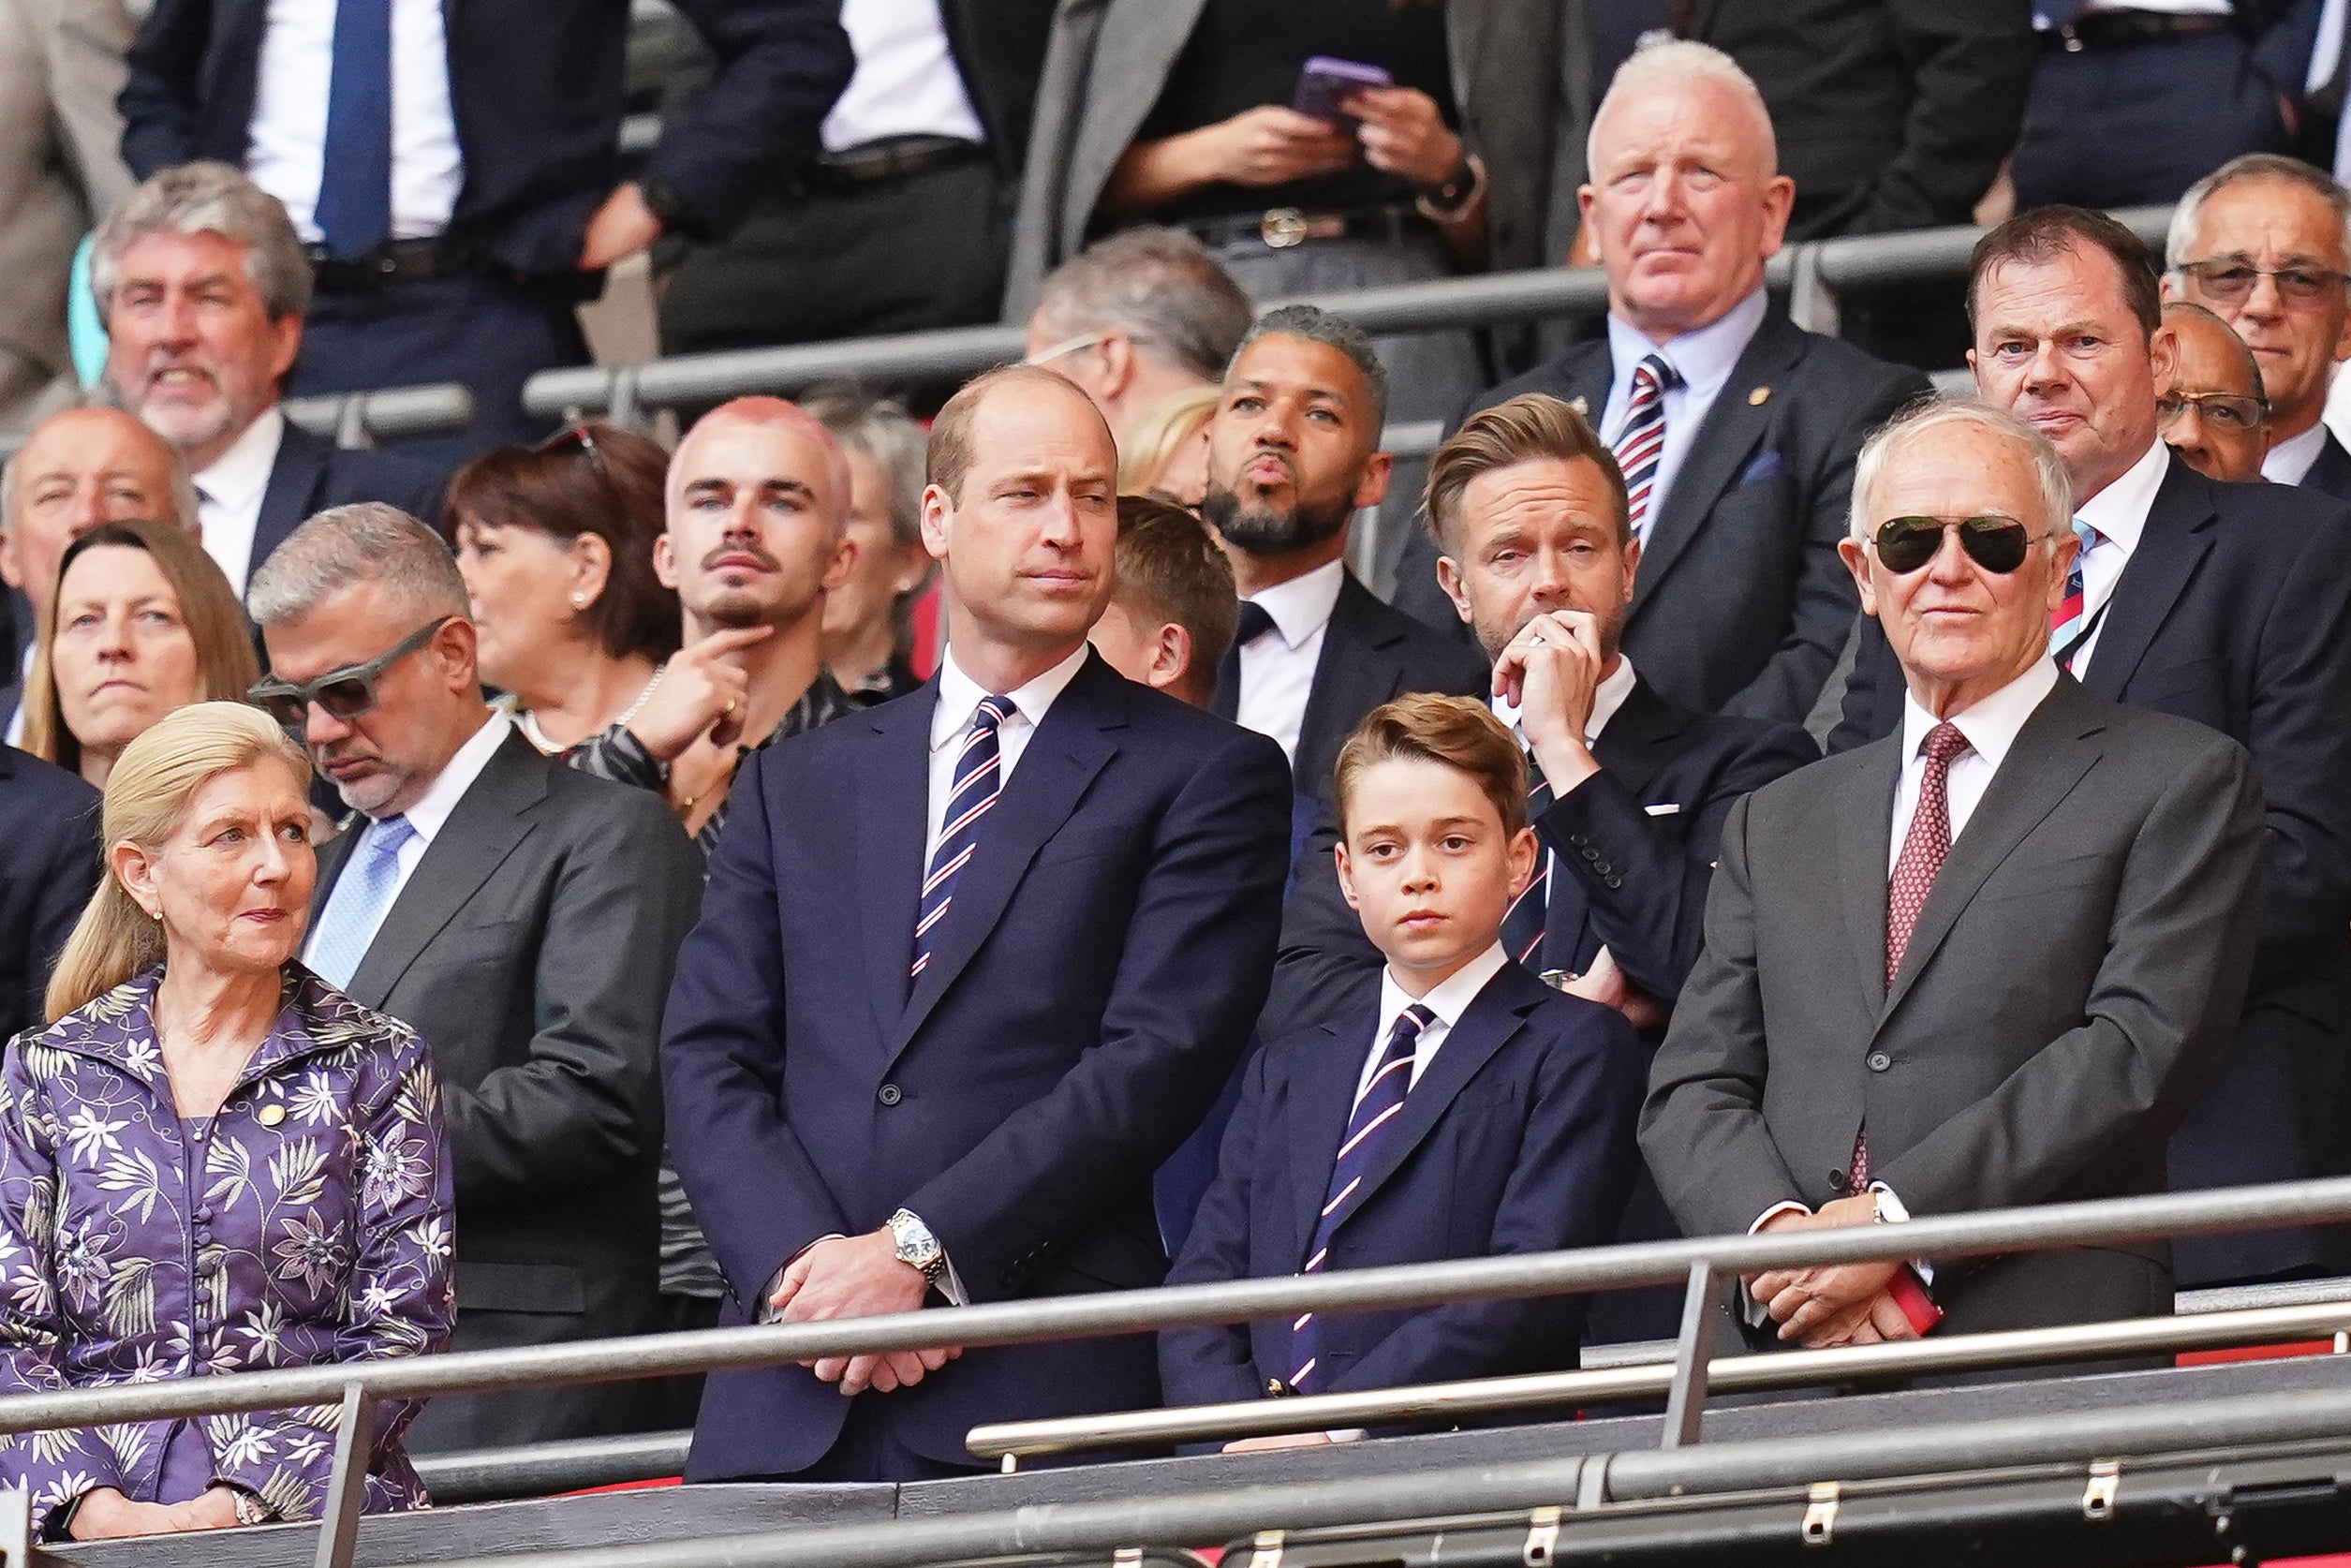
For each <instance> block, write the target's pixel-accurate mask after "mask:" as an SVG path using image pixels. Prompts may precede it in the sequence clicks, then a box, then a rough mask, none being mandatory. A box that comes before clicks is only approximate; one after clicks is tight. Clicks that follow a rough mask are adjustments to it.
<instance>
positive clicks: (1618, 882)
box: [1605, 877, 1624, 893]
mask: <svg viewBox="0 0 2351 1568" xmlns="http://www.w3.org/2000/svg"><path fill="white" fill-rule="evenodd" d="M1605 885H1606V887H1607V889H1608V891H1609V892H1610V893H1614V892H1616V891H1617V890H1618V889H1619V888H1620V887H1622V886H1624V879H1623V878H1622V877H1611V878H1609V879H1608V880H1607V882H1606V884H1605Z"/></svg>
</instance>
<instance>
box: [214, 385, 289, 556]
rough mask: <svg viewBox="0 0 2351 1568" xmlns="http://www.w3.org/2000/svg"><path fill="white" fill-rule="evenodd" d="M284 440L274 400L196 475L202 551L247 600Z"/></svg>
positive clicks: (281, 419)
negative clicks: (257, 538) (257, 536)
mask: <svg viewBox="0 0 2351 1568" xmlns="http://www.w3.org/2000/svg"><path fill="white" fill-rule="evenodd" d="M285 438H286V416H285V415H284V414H282V413H280V412H279V411H278V408H277V406H276V405H275V404H272V405H270V407H267V408H264V409H262V410H261V417H260V418H259V419H257V420H255V421H254V422H252V423H251V424H248V425H246V426H245V427H244V435H242V436H238V437H237V439H236V442H235V444H233V445H232V446H230V447H229V450H228V451H224V452H222V453H221V454H220V455H219V456H218V457H216V458H214V460H213V466H211V467H209V468H207V469H205V470H204V471H203V472H202V473H200V474H198V475H196V476H194V478H195V481H196V521H197V523H198V524H199V525H200V527H201V529H202V531H203V543H204V554H205V555H210V556H211V557H212V558H213V564H214V565H215V566H217V567H219V568H220V570H221V575H222V576H224V577H226V578H228V579H229V589H230V591H232V592H233V593H235V594H236V596H237V598H238V599H239V600H240V601H242V600H243V599H244V585H245V581H246V579H248V578H250V577H251V576H252V575H253V569H254V567H255V566H256V565H257V564H258V563H256V562H255V561H254V559H253V534H254V530H255V529H256V528H257V527H258V526H259V524H260V521H261V497H262V496H265V495H267V494H268V493H269V488H270V474H271V471H272V470H274V468H276V466H277V449H278V447H279V445H280V444H281V443H282V442H283V441H284V440H285Z"/></svg>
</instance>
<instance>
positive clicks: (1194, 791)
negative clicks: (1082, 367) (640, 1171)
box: [663, 367, 1290, 1481]
mask: <svg viewBox="0 0 2351 1568" xmlns="http://www.w3.org/2000/svg"><path fill="white" fill-rule="evenodd" d="M1116 466H1117V455H1116V451H1114V449H1113V447H1112V444H1111V436H1110V430H1109V427H1108V426H1107V425H1105V424H1104V423H1103V422H1102V415H1101V414H1100V413H1099V412H1097V411H1096V409H1095V407H1094V405H1093V404H1092V403H1091V402H1090V401H1088V400H1087V396H1086V394H1085V393H1084V392H1081V391H1080V390H1079V389H1078V388H1077V387H1076V386H1074V385H1073V384H1072V383H1071V382H1070V381H1068V380H1066V379H1064V378H1063V377H1060V376H1057V375H1056V374H1054V373H1053V372H1051V371H1048V370H1042V369H1037V368H1032V367H1015V368H1013V369H1011V370H1005V371H998V372H995V373H993V374H991V375H988V376H985V377H981V378H980V379H979V380H977V381H974V382H973V383H972V384H971V385H969V386H968V387H966V388H965V389H964V390H963V391H962V392H958V393H957V394H956V395H955V396H954V398H952V399H950V400H949V402H948V404H947V407H945V408H944V409H942V410H941V411H940V413H939V420H938V422H937V424H936V425H935V426H934V427H933V429H932V431H931V439H930V453H929V464H928V467H929V481H930V482H929V485H928V487H927V488H926V489H925V490H924V495H923V541H924V547H925V548H926V549H928V550H929V552H930V554H931V555H933V556H934V557H935V558H936V559H938V560H939V563H940V568H941V571H940V583H941V593H942V596H943V598H944V600H945V608H946V612H947V625H948V627H949V629H950V630H949V638H948V643H947V648H946V652H945V656H944V658H942V659H941V661H940V668H939V674H938V676H937V677H936V678H934V679H933V680H931V681H930V682H929V683H927V684H926V685H924V687H923V688H922V689H921V690H920V691H917V692H915V693H914V694H912V695H910V696H907V697H902V698H899V699H898V700H896V701H895V702H891V703H882V704H881V705H880V706H879V707H876V708H873V709H870V710H868V711H867V712H865V713H863V714H858V715H853V716H851V717H848V718H845V719H843V720H841V721H840V722H838V723H835V724H831V725H828V726H826V727H825V728H823V729H821V730H819V731H817V732H814V733H812V734H807V735H802V736H799V737H796V738H794V739H793V740H791V741H789V742H787V743H785V744H782V745H779V746H776V747H771V748H770V749H768V750H765V751H761V752H757V753H754V754H753V755H752V756H751V757H749V758H747V759H746V760H745V762H744V764H743V767H742V770H741V772H740V773H739V774H738V775H737V777H736V779H735V783H734V787H733V790H732V802H733V809H732V817H731V819H730V821H729V822H728V826H727V832H726V834H725V836H723V837H722V838H721V839H720V840H719V843H718V847H717V853H716V855H715V856H714V857H713V860H712V863H711V876H710V888H709V893H708V895H707V898H706V900H705V903H704V917H703V920H702V925H700V926H699V927H698V928H697V929H696V930H695V932H694V934H693V936H692V937H691V938H689V939H688V942H687V944H686V948H685V950H684V952H683V954H681V955H680V959H679V969H678V975H677V981H676V984H675V985H674V986H673V990H672V992H671V997H670V1007H669V1014H668V1019H667V1024H666V1038H665V1041H664V1046H663V1057H664V1073H665V1084H666V1087H667V1090H668V1096H669V1114H670V1125H671V1127H672V1129H673V1132H674V1137H673V1151H674V1153H675V1156H676V1159H677V1164H678V1174H679V1175H680V1176H682V1177H684V1179H685V1183H686V1191H687V1192H688V1195H689V1196H690V1197H691V1198H692V1199H693V1203H694V1208H695V1212H696V1213H697V1214H698V1215H699V1216H700V1217H701V1220H702V1226H703V1229H704V1230H705V1231H706V1232H707V1233H708V1235H709V1236H710V1241H711V1246H712V1248H713V1250H715V1251H716V1252H717V1258H718V1264H719V1266H720V1268H721V1269H722V1270H723V1272H724V1274H725V1278H726V1286H727V1296H728V1299H727V1304H726V1306H725V1308H724V1309H723V1310H722V1312H721V1318H720V1321H721V1322H723V1323H747V1322H753V1321H774V1322H792V1323H802V1322H816V1321H821V1320H827V1319H836V1318H847V1317H866V1316H875V1315H880V1314H887V1313H896V1312H909V1311H912V1310H914V1309H917V1308H924V1307H930V1308H934V1309H937V1310H936V1311H935V1316H936V1317H937V1319H938V1321H939V1338H938V1340H937V1345H938V1346H939V1347H941V1348H934V1349H927V1350H919V1351H914V1350H909V1351H904V1352H894V1353H890V1354H880V1355H859V1356H854V1357H828V1358H825V1359H823V1360H820V1361H818V1362H817V1363H816V1364H815V1365H814V1366H813V1367H807V1368H802V1367H770V1368H756V1369H749V1370H744V1371H736V1372H720V1373H716V1374H714V1375H713V1376H712V1377H711V1378H710V1380H709V1383H708V1385H707V1387H706V1389H705V1391H704V1393H703V1396H702V1415H701V1419H700V1420H699V1421H698V1422H697V1423H696V1425H695V1431H694V1450H693V1455H692V1457H691V1458H690V1459H689V1460H688V1465H687V1475H688V1479H689V1480H696V1481H702V1480H722V1479H728V1480H740V1479H747V1478H752V1477H769V1478H782V1479H790V1480H804V1481H900V1480H913V1479H920V1478H925V1477H933V1476H942V1475H952V1474H958V1473H965V1472H970V1471H972V1470H974V1469H976V1468H978V1467H977V1466H976V1465H975V1463H974V1461H973V1460H972V1459H971V1458H970V1457H969V1455H968V1453H966V1451H965V1449H964V1435H965V1433H966V1432H967V1431H968V1430H969V1428H970V1427H972V1425H973V1424H975V1423H976V1422H980V1421H983V1420H986V1421H1002V1420H1024V1419H1032V1418H1036V1417H1042V1416H1055V1415H1074V1414H1080V1413H1090V1412H1099V1411H1111V1410H1131V1409H1134V1408H1137V1407H1143V1406H1149V1405H1153V1404H1156V1403H1157V1402H1158V1398H1159V1383H1158V1374H1157V1368H1156V1363H1155V1360H1154V1356H1153V1351H1152V1345H1151V1341H1150V1340H1149V1339H1148V1338H1147V1337H1146V1338H1141V1339H1136V1338H1128V1339H1086V1340H1075V1341H1071V1342H1067V1343H1062V1344H1054V1345H1034V1346H1020V1347H1004V1348H998V1349H973V1350H971V1351H969V1352H968V1353H964V1354H958V1353H957V1352H956V1351H955V1350H954V1349H953V1348H952V1347H954V1343H955V1338H954V1337H955V1328H954V1319H955V1314H954V1310H953V1309H954V1307H956V1306H959V1305H964V1304H968V1303H974V1302H995V1301H1009V1300H1021V1299H1028V1298H1033V1297H1038V1296H1048V1295H1060V1294H1072V1293H1076V1292H1082V1291H1099V1290H1103V1289H1126V1288H1131V1287H1136V1286H1145V1285H1153V1284H1157V1283H1158V1282H1159V1281H1160V1280H1161V1278H1162V1277H1163V1276H1164V1274H1165V1272H1166V1268H1167V1259H1166V1256H1165V1254H1164V1253H1163V1252H1162V1251H1161V1247H1160V1239H1159V1231H1158V1226H1157V1223H1156V1220H1155V1219H1154V1217H1153V1213H1152V1207H1151V1176H1152V1173H1153V1171H1154V1170H1155V1169H1156V1168H1157V1167H1158V1166H1159V1164H1160V1162H1161V1161H1163V1160H1164V1159H1165V1158H1166V1157H1167V1155H1168V1154H1169V1153H1170V1152H1171V1151H1173V1150H1174V1148H1175V1147H1176V1145H1177V1144H1178V1143H1179V1142H1180V1141H1181V1140H1182V1139H1183V1137H1184V1136H1185V1134H1186V1133H1187V1132H1189V1131H1190V1128H1191V1126H1192V1124H1193V1123H1195V1122H1196V1121H1198V1120H1199V1119H1200V1117H1202V1116H1203V1115H1204V1114H1205V1112H1206V1111H1207V1109H1208V1107H1209V1105H1210V1104H1211V1103H1212V1102H1214V1101H1215V1099H1216V1097H1217V1094H1218V1091H1219V1090H1220V1088H1222V1087H1223V1085H1224V1083H1225V1080H1226V1078H1227V1076H1228V1075H1229V1074H1230V1073H1231V1072H1232V1070H1233V1067H1234V1063H1235V1060H1236V1059H1237V1058H1238V1056H1239V1053H1240V1049H1241V1045H1242V1043H1243V1041H1244V1040H1246V1039H1247V1037H1248V1034H1249V1024H1250V1022H1251V1020H1253V1019H1254V1018H1255V1017H1256V1015H1257V1011H1258V1009H1259V1007H1260V1006H1261V1005H1262V1004H1263V1002H1264V998H1265V988H1266V984H1267V980H1268V978H1269V976H1270V974H1271V971H1272V968H1273V955H1274V937H1275V926H1276V924H1277V922H1278V920H1279V909H1280V889H1281V880H1282V872H1283V867H1284V860H1285V851H1286V850H1287V847H1288V836H1289V823H1290V776H1289V769H1288V768H1287V767H1286V766H1285V765H1284V762H1283V759H1282V756H1281V751H1280V748H1279V747H1276V746H1275V745H1274V744H1273V743H1272V742H1271V741H1269V740H1267V739H1265V738H1264V736H1262V735H1256V734H1251V733H1249V732H1246V731H1243V730H1240V729H1238V728H1236V727H1235V726H1233V725H1231V724H1228V723H1225V722H1223V721H1222V720H1220V719H1217V718H1215V717H1211V716H1209V715H1207V714H1204V713H1201V712H1199V711H1197V710H1196V709H1193V708H1190V707H1188V706H1186V705H1185V704H1184V703H1179V702H1177V701H1176V699H1175V698H1173V697H1170V696H1168V695H1166V694H1165V693H1163V692H1159V691H1154V690H1151V689H1150V688H1147V687H1144V686H1140V685H1137V684H1135V683H1133V682H1131V681H1129V680H1126V679H1124V678H1123V677H1121V676H1120V675H1119V674H1118V673H1116V671H1114V670H1113V669H1112V668H1111V667H1110V666H1109V665H1108V664H1107V663H1105V662H1104V661H1103V660H1102V658H1101V657H1100V656H1099V655H1097V654H1095V653H1094V652H1093V651H1092V649H1091V648H1090V647H1089V645H1088V644H1087V629H1089V628H1090V627H1092V626H1093V624H1094V622H1095V621H1096V620H1097V619H1098V618H1099V617H1100V616H1101V614H1102V608H1103V606H1104V605H1105V604H1106V603H1107V602H1108V600H1109V598H1110V593H1111V588H1112V583H1113V574H1114V568H1113V560H1114V553H1115V550H1116V539H1117V520H1116V485H1115V483H1114V475H1115V473H1116Z"/></svg>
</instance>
